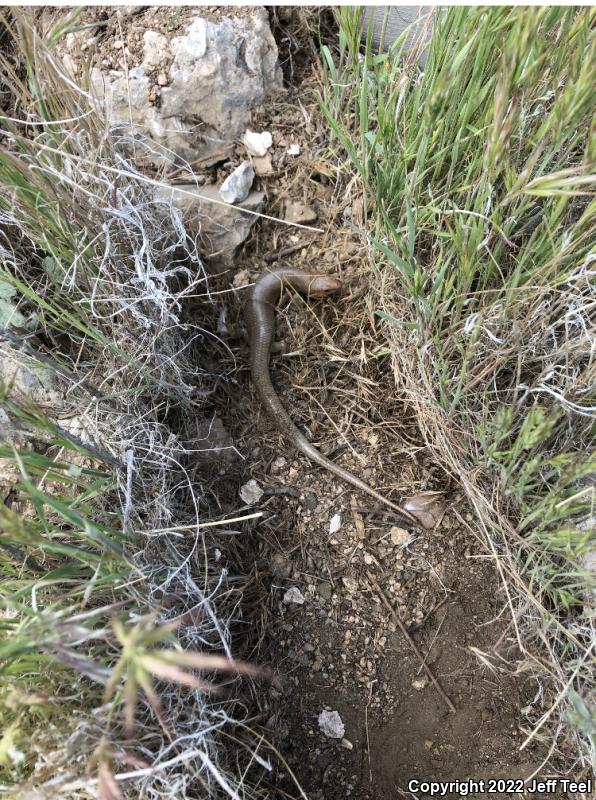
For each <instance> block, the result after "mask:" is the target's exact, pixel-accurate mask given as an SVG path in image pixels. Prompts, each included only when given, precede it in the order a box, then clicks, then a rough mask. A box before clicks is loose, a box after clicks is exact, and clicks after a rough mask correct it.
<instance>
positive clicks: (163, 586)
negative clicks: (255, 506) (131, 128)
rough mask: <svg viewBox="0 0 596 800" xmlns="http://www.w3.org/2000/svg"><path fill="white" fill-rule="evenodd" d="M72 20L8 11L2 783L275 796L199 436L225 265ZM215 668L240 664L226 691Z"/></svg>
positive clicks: (1, 346) (44, 790)
mask: <svg viewBox="0 0 596 800" xmlns="http://www.w3.org/2000/svg"><path fill="white" fill-rule="evenodd" d="M74 24H76V15H74V16H73V17H72V18H71V20H70V21H69V20H67V21H66V23H60V26H59V28H57V29H55V30H54V31H52V32H50V33H49V35H48V36H47V37H46V38H45V40H42V39H41V38H40V36H39V34H38V33H37V31H36V29H35V26H34V24H33V23H32V17H29V16H27V15H26V14H24V13H23V14H20V13H18V12H16V11H13V13H12V15H11V17H10V18H7V17H2V18H0V25H2V26H4V30H5V31H6V32H7V34H6V36H7V37H8V38H9V39H10V48H6V49H5V53H4V55H0V72H1V75H0V81H1V83H2V86H3V90H5V93H4V95H3V97H4V99H5V103H4V107H3V110H2V117H1V119H0V123H1V130H0V225H1V226H2V227H1V228H0V366H2V373H1V375H2V386H1V387H0V389H1V391H0V415H2V416H1V419H0V421H1V422H2V425H3V428H4V430H5V433H4V435H3V437H2V439H3V441H2V442H0V491H1V492H2V495H1V498H0V499H1V500H2V502H0V575H1V580H0V608H1V609H2V611H1V614H2V616H1V617H0V625H1V627H2V637H1V640H0V720H1V723H2V724H1V725H0V728H1V731H2V733H1V734H0V780H1V782H2V783H3V785H4V786H5V787H10V789H9V791H11V792H12V795H11V796H15V797H17V796H19V793H22V794H23V796H27V793H28V792H31V791H33V790H35V792H36V796H37V795H39V796H46V795H47V796H56V794H59V795H60V796H61V797H67V796H72V795H74V794H76V796H83V794H84V795H85V796H87V794H86V792H87V791H89V792H90V793H91V794H92V795H93V796H95V795H96V794H97V793H99V795H100V796H102V797H105V798H108V797H109V798H114V800H115V799H116V798H120V797H123V796H124V795H126V796H131V797H139V796H143V797H157V796H176V797H180V798H183V797H185V796H187V795H188V796H197V794H196V792H199V793H202V795H201V796H206V797H214V796H230V797H238V796H239V795H238V791H240V790H241V791H242V792H243V796H246V797H250V796H255V791H256V790H253V789H251V786H250V785H249V781H248V779H249V777H250V776H251V775H252V774H253V771H255V770H258V771H259V773H262V771H263V769H270V766H269V764H268V762H267V761H266V760H265V759H263V758H261V757H260V756H259V755H257V753H256V751H255V752H253V749H252V746H251V745H250V737H249V736H248V735H242V734H241V733H238V728H237V727H236V726H235V722H234V719H233V716H232V715H233V713H234V710H236V711H238V713H240V715H241V716H242V715H245V711H244V710H243V709H242V708H241V706H239V705H238V704H237V703H236V700H235V696H234V683H233V680H232V678H233V677H234V675H235V674H236V673H239V672H249V673H250V674H255V670H254V669H252V668H249V667H248V666H246V665H242V664H239V663H238V662H237V661H235V660H234V659H233V657H232V655H233V654H232V646H231V639H230V631H229V624H230V622H232V621H233V620H234V618H235V616H236V615H237V606H238V593H237V591H236V590H235V589H234V588H233V587H232V586H230V584H229V582H228V581H227V571H226V569H224V568H223V567H222V566H218V565H217V559H216V558H215V556H214V551H215V547H216V544H217V542H216V540H215V537H213V536H211V535H210V534H209V528H207V529H206V530H205V529H203V527H202V525H201V523H203V522H204V520H205V517H206V516H207V515H208V513H209V510H208V504H207V502H206V501H205V499H204V498H203V495H202V489H201V486H200V474H199V472H198V470H197V468H196V464H195V463H194V462H193V455H192V453H193V450H194V449H196V444H195V441H194V439H195V437H196V433H195V428H194V425H195V420H196V418H197V416H200V415H201V413H202V400H201V398H203V397H206V396H207V395H208V394H209V391H210V390H211V388H212V380H213V379H212V378H211V377H210V373H209V374H208V373H206V372H203V371H202V370H201V368H200V367H198V366H196V365H200V364H201V361H202V358H203V356H204V353H203V351H202V349H201V347H200V344H201V342H202V340H203V336H202V332H201V330H200V329H199V328H198V327H197V326H196V325H188V324H184V323H183V322H182V321H181V311H182V304H183V301H184V298H185V296H186V295H187V294H191V293H196V290H197V285H200V286H201V290H202V292H203V293H204V292H205V291H206V285H205V284H206V277H205V274H204V271H203V268H202V265H201V262H200V259H199V256H198V254H197V252H196V249H195V246H194V242H193V240H192V239H191V238H190V237H189V236H187V234H186V231H185V229H184V226H183V224H182V221H181V218H180V215H179V214H178V213H177V212H176V211H175V210H174V209H172V208H171V207H168V206H165V205H163V204H160V203H158V202H157V201H155V200H154V197H153V187H152V186H151V185H150V184H151V181H150V180H148V179H147V177H146V176H141V175H139V174H138V173H137V171H136V170H135V168H134V166H133V165H132V163H131V162H130V161H129V160H128V158H127V155H126V154H127V152H129V151H130V145H131V144H134V146H135V147H136V148H138V149H141V148H143V147H149V146H153V145H149V144H147V143H146V142H145V141H144V140H143V139H142V137H139V138H138V139H136V140H134V142H133V141H132V140H131V138H130V136H131V134H127V138H126V139H125V138H124V137H123V136H120V134H119V133H118V131H109V130H108V128H107V126H106V123H105V122H104V121H103V120H102V118H101V115H100V113H99V111H98V110H97V109H95V108H94V105H93V103H92V99H91V97H90V95H89V94H88V93H87V91H86V90H85V88H82V89H80V88H78V87H77V86H75V85H74V84H73V82H72V81H71V79H70V78H69V76H68V75H67V74H66V73H65V71H64V68H63V67H62V65H61V64H60V62H59V61H57V60H56V59H55V58H54V56H53V51H52V46H53V44H54V43H55V41H56V40H57V39H58V37H59V36H61V35H63V34H64V33H65V32H67V31H68V30H69V25H71V26H72V25H74ZM9 53H10V55H9ZM7 365H10V366H7ZM35 380H37V381H39V384H40V386H41V387H42V390H43V391H41V394H42V395H43V396H44V398H45V401H46V402H45V403H44V405H43V407H42V406H40V405H35V404H34V403H33V402H31V400H30V398H28V388H27V387H30V386H31V385H32V383H35ZM198 447H199V448H200V447H201V445H199V446H198ZM202 447H203V448H204V443H203V444H202ZM220 548H221V550H222V551H224V550H225V546H223V545H222V544H221V543H220ZM220 555H221V554H220ZM214 670H217V671H222V670H223V671H225V672H228V673H229V672H231V673H233V674H232V678H228V679H227V683H228V689H227V690H226V692H225V693H224V695H223V696H221V697H215V698H214V697H213V696H212V695H211V694H210V692H209V691H208V690H209V689H210V686H211V683H212V678H211V676H212V674H213V672H214ZM197 671H199V672H200V673H202V675H200V676H199V675H197ZM241 730H243V729H241ZM222 743H223V744H222ZM239 787H240V788H239Z"/></svg>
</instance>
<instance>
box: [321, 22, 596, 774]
mask: <svg viewBox="0 0 596 800" xmlns="http://www.w3.org/2000/svg"><path fill="white" fill-rule="evenodd" d="M435 23H436V24H435V30H434V35H433V40H432V43H431V45H430V52H429V58H428V61H427V63H426V66H425V69H424V72H423V73H420V72H419V70H418V66H417V63H416V60H417V59H416V57H415V56H413V55H412V54H410V55H409V56H407V57H406V58H404V59H403V60H402V59H401V58H400V47H401V45H402V44H403V41H402V42H398V43H397V44H396V46H395V48H394V51H393V52H392V53H391V54H390V55H389V56H387V57H385V56H375V55H374V54H372V53H371V52H370V51H369V52H367V53H366V54H365V55H364V57H362V56H360V55H359V50H360V30H359V27H358V16H357V13H356V12H351V11H348V10H345V11H342V14H341V34H340V47H339V53H338V54H337V57H336V59H335V60H334V58H333V57H332V55H331V53H330V52H329V51H328V50H326V49H324V57H325V60H326V68H327V84H326V88H325V94H324V100H323V108H324V110H325V113H326V115H327V118H328V120H329V122H330V124H331V126H332V128H333V130H334V132H335V134H336V136H337V140H338V142H339V143H340V144H341V146H342V147H343V148H344V152H347V154H348V157H349V159H350V160H351V162H352V164H353V166H354V167H355V168H356V170H357V171H358V173H359V174H360V177H361V179H362V180H363V182H364V186H365V188H366V190H367V194H368V201H369V204H370V208H371V211H372V217H373V220H374V225H375V231H374V234H372V235H370V237H369V242H370V244H371V249H372V252H373V255H374V263H373V269H372V272H371V280H372V283H373V286H374V297H375V302H376V306H377V314H378V316H379V317H380V318H381V319H382V320H383V323H382V325H383V327H382V333H380V336H381V339H380V344H381V346H385V347H388V348H389V349H390V350H391V353H392V358H393V364H394V374H395V381H396V386H397V390H398V392H399V393H400V394H401V396H402V397H403V398H404V400H405V403H406V404H407V406H408V407H409V408H411V409H413V410H414V411H415V414H416V418H417V420H418V424H419V427H420V430H421V432H422V434H423V437H424V439H425V441H426V442H427V443H428V444H429V445H430V446H431V447H432V448H433V451H434V452H435V453H436V455H437V457H438V458H439V459H440V460H441V462H442V464H443V465H444V466H445V467H446V469H447V470H448V472H449V473H450V474H451V475H452V476H453V477H454V478H456V479H457V480H458V481H460V482H461V484H462V485H463V486H464V487H465V489H466V492H467V494H468V497H469V499H470V501H471V503H472V504H473V506H474V508H475V509H476V512H477V518H478V522H479V524H480V526H481V530H482V531H483V532H484V536H485V540H486V542H487V544H488V547H489V548H490V551H491V552H492V554H493V555H494V558H495V563H496V565H497V567H498V569H499V571H500V574H501V576H502V578H503V585H504V587H505V589H506V593H507V602H508V605H509V608H510V611H511V620H512V622H511V626H512V632H513V634H514V636H515V638H516V639H517V643H518V645H519V647H520V648H521V650H522V652H523V653H524V654H525V657H526V661H525V663H524V665H523V666H522V668H525V669H529V670H532V671H533V672H534V674H535V675H536V677H537V678H538V680H539V682H544V683H545V684H546V686H547V687H548V690H545V691H544V692H541V693H540V694H539V696H538V697H537V698H536V702H535V704H534V706H533V707H532V708H531V709H529V710H528V714H529V722H530V725H531V728H530V729H529V732H528V739H530V738H532V737H533V736H546V737H547V738H548V737H551V738H552V751H553V752H557V751H560V752H561V753H563V754H564V757H565V759H566V761H567V763H568V764H569V765H570V768H571V767H573V766H577V767H578V768H579V769H582V768H587V766H588V765H589V764H590V763H593V761H594V752H595V751H594V747H595V738H594V737H595V728H594V718H593V714H594V710H593V708H591V699H590V696H591V693H592V690H593V686H594V663H595V659H594V646H595V634H594V627H593V626H594V605H593V600H592V598H593V593H594V582H593V570H591V569H590V567H589V564H590V559H591V558H592V559H593V553H594V539H593V531H592V530H591V528H592V525H591V522H590V520H591V519H593V504H594V494H593V486H592V481H593V474H594V462H593V457H592V452H593V448H592V444H593V414H594V401H593V398H594V362H593V330H594V302H593V299H592V286H593V270H592V262H593V249H592V242H593V234H594V227H593V219H594V213H593V212H594V202H593V200H592V197H593V189H594V182H595V181H594V176H593V174H592V173H593V171H594V164H595V157H594V141H595V140H594V137H593V135H591V125H592V124H593V122H592V114H593V99H594V93H593V80H592V78H591V76H592V77H593V66H594V47H595V42H594V35H593V24H592V23H593V12H591V11H590V10H587V9H585V10H581V11H577V10H573V9H566V10H557V9H494V10H485V9H451V10H449V11H448V12H447V13H446V14H445V16H444V17H442V18H441V19H438V18H437V19H436V20H435ZM495 47H496V51H495ZM401 55H403V53H402V54H401ZM570 721H571V722H572V723H573V724H572V726H570V725H569V722H570ZM572 753H573V755H571V754H572ZM574 760H577V764H575V763H574Z"/></svg>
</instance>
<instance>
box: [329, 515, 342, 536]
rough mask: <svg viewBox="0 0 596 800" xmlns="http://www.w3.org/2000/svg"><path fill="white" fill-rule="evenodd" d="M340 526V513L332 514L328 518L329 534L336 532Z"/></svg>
mask: <svg viewBox="0 0 596 800" xmlns="http://www.w3.org/2000/svg"><path fill="white" fill-rule="evenodd" d="M340 528H341V514H334V515H333V516H332V517H331V519H330V520H329V534H330V535H333V534H334V533H337V532H338V530H339V529H340Z"/></svg>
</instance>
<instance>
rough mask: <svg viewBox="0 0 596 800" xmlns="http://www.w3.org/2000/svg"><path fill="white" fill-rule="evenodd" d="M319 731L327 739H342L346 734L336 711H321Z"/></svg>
mask: <svg viewBox="0 0 596 800" xmlns="http://www.w3.org/2000/svg"><path fill="white" fill-rule="evenodd" d="M319 729H320V731H321V733H322V734H324V735H325V736H327V737H328V738H329V739H343V738H344V734H345V732H346V726H345V725H344V724H343V722H342V718H341V717H340V716H339V713H338V712H337V711H321V713H320V714H319Z"/></svg>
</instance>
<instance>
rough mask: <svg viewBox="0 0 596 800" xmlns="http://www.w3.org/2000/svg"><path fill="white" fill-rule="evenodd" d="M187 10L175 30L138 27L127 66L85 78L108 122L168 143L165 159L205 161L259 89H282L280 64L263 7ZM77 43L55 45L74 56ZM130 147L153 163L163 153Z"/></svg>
mask: <svg viewBox="0 0 596 800" xmlns="http://www.w3.org/2000/svg"><path fill="white" fill-rule="evenodd" d="M192 13H193V14H194V18H193V19H192V20H191V21H190V22H189V23H186V27H185V28H184V29H183V30H182V31H181V35H179V36H173V37H172V38H169V37H168V36H166V35H165V33H164V32H162V31H159V30H147V31H145V33H144V34H143V55H142V58H135V56H134V54H132V53H131V54H129V55H128V56H127V66H128V73H127V72H126V71H125V70H124V68H121V69H118V70H108V69H107V67H106V66H103V67H101V68H98V67H94V68H93V69H92V71H91V83H92V91H93V93H94V94H95V96H96V97H97V98H98V103H99V104H100V106H105V112H106V116H107V118H108V120H109V122H110V124H111V125H113V126H115V125H118V126H123V127H127V128H132V129H140V130H142V131H144V132H145V133H146V134H148V135H149V136H150V137H151V138H152V139H154V140H155V141H156V142H157V143H158V144H160V145H163V146H164V147H165V148H167V151H170V153H169V157H170V159H171V160H173V158H174V155H178V156H181V157H182V158H185V159H187V160H188V161H197V160H200V161H201V163H202V165H203V166H209V165H210V164H211V163H215V161H218V160H221V158H222V156H223V157H227V156H228V155H229V154H230V153H231V150H232V147H233V145H234V142H235V141H237V139H238V137H240V136H242V134H243V133H244V132H245V131H246V129H247V127H248V125H249V124H250V118H251V113H252V111H253V110H254V109H255V108H258V107H259V106H261V105H262V103H263V100H264V98H265V96H266V95H267V94H270V93H281V92H282V91H283V82H282V72H281V68H280V65H279V62H278V52H277V46H276V44H275V39H274V38H273V34H272V33H271V28H270V27H269V18H268V13H267V11H266V9H265V8H262V7H255V8H251V9H250V12H249V13H247V14H243V15H242V16H241V17H240V16H229V17H228V16H222V17H221V18H220V19H218V20H208V19H206V18H204V17H202V16H201V9H200V7H197V8H196V9H192ZM83 33H86V32H83ZM121 45H122V43H121V42H120V41H118V42H117V48H116V49H115V50H114V51H113V52H114V53H115V54H116V55H118V53H119V52H120V48H121ZM80 51H81V41H80V39H79V38H77V37H76V36H73V35H69V36H66V37H64V40H63V42H60V43H59V46H58V49H57V52H58V55H59V56H61V57H63V56H64V55H65V54H69V55H70V56H71V57H75V58H76V56H77V55H78V54H79V53H80ZM160 73H163V74H164V75H165V76H166V77H167V82H168V85H167V86H163V87H162V88H161V90H160V95H159V103H155V102H152V99H154V95H153V94H152V92H154V90H155V81H154V79H153V77H151V76H152V75H155V74H157V75H159V74H160ZM159 83H163V78H162V80H161V81H159ZM167 151H166V153H167ZM136 155H137V158H138V160H139V162H141V161H142V162H151V163H161V161H162V159H163V156H164V153H159V152H158V153H155V154H154V153H152V152H151V151H150V150H145V149H144V148H140V149H137V150H136Z"/></svg>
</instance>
